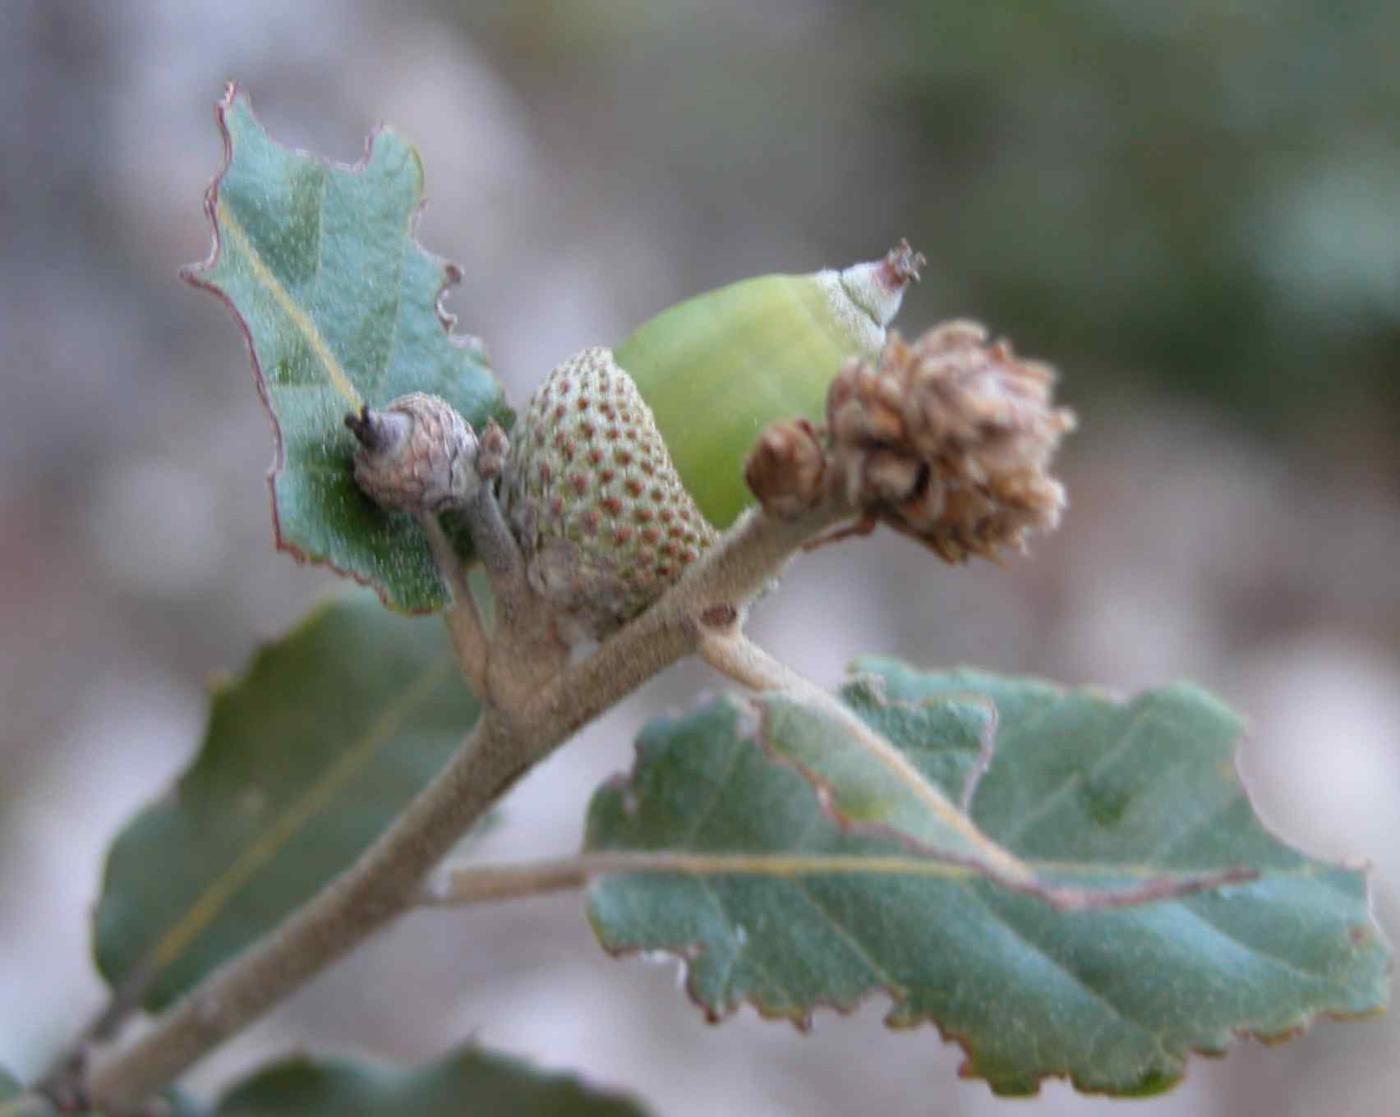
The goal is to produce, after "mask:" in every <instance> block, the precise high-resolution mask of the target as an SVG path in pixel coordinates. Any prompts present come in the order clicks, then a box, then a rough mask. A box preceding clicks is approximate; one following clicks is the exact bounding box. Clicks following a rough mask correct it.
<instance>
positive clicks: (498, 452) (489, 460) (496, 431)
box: [476, 419, 510, 481]
mask: <svg viewBox="0 0 1400 1117" xmlns="http://www.w3.org/2000/svg"><path fill="white" fill-rule="evenodd" d="M509 454H510V439H508V438H507V437H506V432H505V431H504V430H503V429H502V428H501V424H500V423H498V422H496V420H495V419H488V420H487V421H486V429H485V430H483V431H482V432H481V437H480V438H479V439H478V440H477V449H476V472H477V474H478V475H479V476H480V477H481V478H482V479H483V480H485V481H490V480H493V479H494V478H496V477H499V476H500V475H501V470H503V469H504V468H505V464H506V457H507V456H508V455H509Z"/></svg>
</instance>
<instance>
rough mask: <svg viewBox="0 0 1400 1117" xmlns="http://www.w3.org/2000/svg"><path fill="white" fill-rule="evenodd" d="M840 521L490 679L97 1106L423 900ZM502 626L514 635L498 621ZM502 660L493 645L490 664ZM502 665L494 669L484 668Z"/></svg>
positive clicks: (119, 1072) (731, 558)
mask: <svg viewBox="0 0 1400 1117" xmlns="http://www.w3.org/2000/svg"><path fill="white" fill-rule="evenodd" d="M492 506H494V501H492ZM844 513H845V510H844V509H843V508H838V507H821V508H817V509H813V510H812V511H810V512H808V513H806V514H805V515H803V516H801V517H798V518H795V519H791V520H778V519H774V518H770V517H767V516H764V515H762V514H760V513H758V512H754V511H750V512H748V513H746V514H745V515H744V516H743V517H741V518H740V520H739V521H738V523H736V524H735V525H734V527H732V528H731V529H730V530H729V531H728V532H727V533H726V534H725V535H724V536H723V537H722V538H721V539H720V540H719V541H718V542H717V543H716V544H715V545H714V546H713V547H712V548H711V549H710V550H709V551H708V552H707V553H706V554H705V555H704V556H703V557H702V558H701V559H700V561H699V562H697V563H696V564H695V566H694V567H693V568H692V569H691V570H690V571H688V572H687V574H686V575H685V577H683V578H682V579H681V580H680V581H679V582H678V583H677V584H676V585H675V586H673V587H672V588H671V589H670V590H669V591H667V593H666V594H664V595H663V596H662V597H661V599H660V600H658V601H657V602H656V603H655V604H654V605H653V606H652V607H651V608H650V609H648V610H647V611H646V612H645V613H643V614H642V615H641V616H640V617H638V618H637V619H636V620H635V621H633V622H632V623H631V624H629V625H628V626H626V627H625V628H623V629H622V630H621V631H620V632H618V633H617V634H616V635H614V636H612V637H611V638H610V639H608V640H607V641H605V642H604V643H603V644H602V645H601V646H600V647H599V648H598V650H597V651H596V652H595V653H594V654H593V655H592V656H590V657H589V658H587V659H585V660H583V661H582V662H581V663H578V664H575V665H573V666H570V667H567V668H565V669H563V670H560V671H557V672H555V673H554V674H553V676H552V677H551V678H550V679H549V680H548V681H547V682H546V683H544V684H543V685H540V686H535V687H531V688H528V689H526V688H512V689H511V690H510V691H509V692H507V693H502V692H501V691H499V690H498V689H497V688H496V687H495V685H494V684H495V682H496V679H498V678H500V677H502V676H501V675H491V676H490V684H491V685H489V686H488V694H489V696H490V697H489V698H488V701H487V704H486V706H485V710H484V713H483V715H482V717H481V720H480V721H479V722H478V723H477V725H476V727H475V729H474V730H473V731H472V732H471V734H469V736H468V738H467V740H466V741H465V743H464V745H463V746H462V747H461V748H460V749H459V750H458V752H457V753H456V755H455V756H454V757H453V759H452V760H451V761H449V763H448V765H447V767H446V768H445V769H444V770H443V771H442V772H441V773H440V774H439V775H438V776H437V777H436V778H435V779H434V780H433V782H432V783H431V784H429V786H428V787H427V788H425V789H424V790H423V791H422V792H421V793H420V794H419V795H418V797H417V798H416V799H414V801H413V802H412V803H411V804H410V805H409V806H408V808H407V809H406V810H405V811H404V813H403V814H401V815H400V816H399V818H398V819H397V820H396V821H395V822H394V823H393V825H392V826H390V828H389V829H388V830H387V831H385V832H384V834H382V835H381V836H380V838H379V839H378V840H377V841H376V842H375V843H374V845H373V846H371V847H370V848H369V849H368V850H367V851H366V852H365V853H364V854H363V855H362V856H361V857H360V859H359V860H358V861H357V862H356V863H355V864H354V865H353V866H351V867H350V868H349V869H347V870H346V871H345V872H344V873H343V874H341V875H340V876H339V877H337V878H336V879H335V880H333V881H332V882H331V883H330V884H328V885H327V886H325V887H324V888H323V889H322V890H321V891H320V892H318V893H317V894H316V895H315V896H313V897H311V899H309V900H308V901H307V902H306V903H305V904H304V905H303V906H302V907H301V908H300V909H299V910H298V911H297V912H295V913H293V914H292V915H291V916H290V917H288V918H287V919H286V920H285V921H284V922H283V923H282V924H281V925H280V926H279V927H277V928H276V929H275V930H273V931H272V932H270V933H269V934H267V935H265V936H264V937H263V938H262V939H260V940H259V941H258V942H256V943H255V944H253V945H252V946H251V947H249V948H248V949H247V950H246V951H245V952H243V953H242V954H240V955H238V956H236V957H234V958H232V959H230V960H229V961H227V962H225V963H224V964H223V965H222V966H220V967H219V968H218V969H216V970H215V971H214V972H213V973H211V974H210V975H208V976H207V977H206V978H205V979H204V980H203V981H202V982H201V983H200V984H199V985H198V986H196V987H195V988H194V989H193V990H192V991H191V992H190V993H188V994H187V995H186V996H185V997H184V998H183V999H181V1000H180V1001H179V1002H177V1003H176V1004H175V1005H173V1006H172V1007H171V1008H170V1009H168V1010H167V1011H166V1012H164V1013H162V1014H161V1015H160V1016H158V1017H157V1018H156V1019H155V1020H154V1022H153V1024H152V1027H151V1028H150V1030H149V1031H148V1032H147V1033H146V1034H145V1035H143V1036H142V1037H141V1038H139V1039H138V1040H136V1041H135V1042H134V1043H133V1044H131V1045H130V1046H129V1047H127V1048H125V1049H122V1050H118V1051H116V1052H114V1053H111V1054H108V1055H106V1056H105V1057H102V1058H99V1059H98V1060H96V1061H95V1063H94V1065H93V1067H92V1068H91V1070H90V1072H89V1076H88V1084H87V1085H88V1094H89V1096H90V1097H91V1099H92V1101H93V1103H94V1104H95V1105H97V1106H100V1107H101V1108H103V1109H104V1110H105V1111H107V1112H111V1113H115V1114H124V1113H130V1112H132V1110H133V1109H134V1108H135V1107H137V1106H138V1105H139V1104H140V1103H141V1101H142V1099H144V1098H146V1097H148V1096H149V1095H150V1094H152V1093H154V1092H155V1091H157V1090H159V1089H160V1088H161V1087H162V1086H164V1085H166V1084H167V1083H169V1082H171V1081H173V1080H174V1079H175V1078H177V1077H178V1076H179V1075H180V1074H181V1073H182V1072H183V1071H184V1070H185V1069H186V1068H187V1067H189V1066H190V1065H191V1064H193V1063H194V1062H196V1061H197V1060H198V1059H200V1058H201V1057H202V1056H203V1055H204V1054H205V1053H207V1052H208V1051H209V1050H210V1049H211V1048H213V1047H214V1046H216V1045H217V1044H218V1043H220V1042H221V1041H222V1040H224V1039H226V1038H228V1037H229V1036H230V1035H232V1034H233V1033H235V1032H236V1031H238V1030H239V1029H240V1028H242V1027H244V1026H245V1025H247V1024H248V1023H250V1022H251V1021H252V1020H254V1019H256V1018H257V1017H259V1016H261V1015H262V1014H263V1013H264V1012H266V1011H267V1010H268V1009H270V1008H271V1007H272V1006H273V1005H275V1004H277V1003H278V1002H279V1001H281V1000H282V999H283V998H285V997H286V996H288V995H289V994H290V993H292V992H293V991H294V990H296V989H297V988H299V987H300V986H301V985H302V984H303V983H304V982H305V981H307V980H308V979H309V978H310V977H312V976H313V975H314V974H316V973H318V972H319V971H321V970H322V969H324V968H325V967H326V966H327V965H329V964H330V963H331V962H333V961H335V960H336V959H338V958H340V957H342V956H343V955H345V954H346V953H348V952H349V951H350V950H351V949H353V948H354V947H355V946H357V945H358V944H359V943H360V942H362V941H363V940H364V939H365V938H367V937H368V936H369V935H371V934H372V933H374V932H375V931H377V930H379V929H380V928H382V927H383V926H384V925H385V924H387V923H389V922H390V921H391V920H393V919H394V918H395V917H397V916H398V915H400V914H402V913H403V912H404V911H406V910H408V909H410V908H412V907H413V906H415V905H416V904H417V902H418V900H419V898H420V895H421V891H422V882H423V880H424V879H425V878H426V876H427V874H428V873H429V871H430V870H431V869H432V868H433V866H434V865H436V864H437V862H438V861H439V860H441V858H442V857H443V856H444V855H445V854H446V853H447V851H448V850H449V849H450V848H451V847H452V846H453V845H454V844H455V843H456V842H457V840H458V839H459V838H460V837H461V835H462V834H463V833H465V831H466V830H467V829H468V828H469V827H470V826H471V825H472V824H473V823H474V822H476V821H477V820H478V819H479V818H480V817H481V816H482V815H483V814H484V813H485V812H486V811H487V810H488V809H489V808H490V807H491V806H492V805H493V804H494V803H495V802H496V801H497V800H498V799H500V798H501V796H502V795H504V794H505V793H506V791H507V790H509V788H510V787H511V786H512V785H513V784H514V783H515V781H516V780H517V779H519V777H520V776H521V775H523V774H524V773H525V772H526V771H528V770H529V769H530V768H531V767H532V766H533V765H534V764H536V763H538V762H539V761H540V760H542V759H543V758H544V757H545V756H547V755H548V754H549V753H550V752H552V751H553V750H554V749H555V748H556V747H557V746H558V745H559V744H560V743H562V742H563V741H564V740H566V739H567V738H568V737H570V736H571V735H572V734H573V733H574V731H575V730H577V729H578V728H579V727H580V726H582V725H584V724H585V723H587V722H588V721H590V720H592V718H594V717H595V716H597V714H599V713H601V712H602V711H603V710H605V709H607V708H608V707H610V706H612V705H613V704H614V703H616V702H617V701H619V700H620V699H621V698H623V697H625V696H626V695H627V694H629V693H630V692H631V691H633V690H635V689H636V688H637V687H638V686H640V685H641V684H642V683H644V682H645V681H646V680H647V679H649V678H650V677H651V676H652V675H654V674H656V673H657V672H658V671H660V670H662V669H663V668H665V667H667V666H669V665H670V664H672V663H674V662H675V661H677V660H678V659H680V658H682V657H683V656H685V655H686V654H689V653H690V652H692V651H694V650H695V649H696V648H697V647H698V646H699V644H700V642H701V639H702V635H703V633H705V632H706V631H713V630H715V628H716V627H719V628H723V627H724V626H725V625H727V624H730V623H731V622H732V621H733V620H734V619H735V618H737V617H738V616H740V615H741V614H742V611H743V610H744V608H745V607H746V605H747V603H748V602H749V601H750V600H751V599H752V598H753V597H754V596H755V595H756V594H757V593H758V592H760V591H761V590H762V589H763V588H764V587H765V586H766V585H767V584H768V582H769V581H770V580H771V579H772V578H773V577H774V576H776V575H777V573H778V572H779V571H780V570H781V568H782V567H783V565H784V564H785V563H786V562H787V561H788V559H789V558H790V557H791V556H792V555H793V554H794V553H795V552H797V551H798V550H799V549H800V548H801V546H802V544H803V543H804V542H805V541H806V540H807V539H808V538H810V537H811V536H812V535H814V534H816V533H818V532H820V531H822V530H825V529H826V528H827V527H829V526H831V524H832V523H834V522H836V520H837V519H839V518H840V517H841V516H842V515H843V514H844ZM488 514H489V513H488ZM507 562H509V556H507ZM488 572H489V571H488ZM517 573H518V568H511V567H510V566H509V565H503V566H501V567H499V568H498V570H497V575H498V577H499V578H500V580H501V581H502V582H503V584H505V585H509V584H511V583H510V581H509V580H510V579H514V578H515V577H516V576H517ZM522 576H523V575H522ZM498 631H500V632H502V633H505V632H509V631H510V628H509V626H507V625H504V624H501V625H500V626H498ZM498 658H500V657H499V653H498V652H497V651H496V649H494V648H493V649H492V655H491V656H490V659H491V660H492V661H494V660H497V659H498ZM505 666H507V667H514V666H515V664H512V663H510V662H507V663H506V665H505ZM496 667H497V664H496V663H495V662H491V663H489V664H488V671H494V670H495V669H496Z"/></svg>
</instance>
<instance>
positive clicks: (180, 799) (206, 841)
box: [95, 591, 479, 1010]
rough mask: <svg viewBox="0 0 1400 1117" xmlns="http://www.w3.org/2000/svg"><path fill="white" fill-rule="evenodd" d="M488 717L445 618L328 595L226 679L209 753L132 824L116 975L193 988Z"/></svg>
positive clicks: (102, 910) (122, 838) (333, 865)
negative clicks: (482, 715)
mask: <svg viewBox="0 0 1400 1117" xmlns="http://www.w3.org/2000/svg"><path fill="white" fill-rule="evenodd" d="M478 713H479V706H478V703H477V701H476V699H475V698H474V697H473V696H472V694H471V692H470V691H469V690H468V689H467V688H466V686H465V685H464V684H463V683H462V681H461V676H460V674H459V672H458V669H457V665H456V661H455V659H454V658H453V655H452V651H451V648H450V645H449V643H448V640H447V636H446V633H445V632H444V631H443V628H442V626H441V625H440V624H435V623H431V622H430V621H427V620H423V619H414V618H410V617H403V616H398V615H396V614H394V613H391V612H389V611H388V610H385V609H383V608H381V607H380V605H379V603H378V602H377V601H375V599H374V598H373V597H372V596H371V595H369V594H367V593H363V592H361V591H356V592H354V593H352V594H350V595H345V596H341V597H337V598H334V599H332V600H331V601H329V602H327V603H325V604H323V605H321V606H319V607H318V608H317V609H315V610H314V611H313V612H312V613H311V615H310V616H309V617H308V618H307V619H305V620H304V621H303V622H302V623H301V624H300V625H299V626H298V627H297V628H295V629H294V630H293V631H292V632H290V633H289V634H288V635H286V636H285V637H283V638H282V639H281V640H278V641H276V642H275V643H272V644H269V645H267V646H265V647H264V648H263V649H262V650H261V651H259V652H258V654H257V655H256V656H255V657H254V659H253V661H252V663H251V665H250V666H249V667H248V669H247V671H246V673H245V674H244V675H242V676H241V677H240V678H238V679H236V680H234V681H233V682H231V683H227V684H224V685H222V686H220V687H218V688H217V689H216V690H215V692H214V695H213V697H212V701H211V705H210V712H209V721H208V725H207V728H206V730H205V735H204V741H203V744H202V746H201V748H200V750H199V754H198V756H197V757H196V758H195V760H194V762H193V763H192V764H191V765H190V767H189V768H188V769H187V770H186V771H185V773H184V774H183V775H182V776H181V777H180V780H179V782H178V783H177V784H176V785H175V787H174V788H173V789H172V790H171V791H170V792H169V793H167V794H166V795H165V796H163V797H162V798H161V799H159V800H158V801H156V802H155V803H153V804H151V805H150V806H149V807H147V808H145V809H144V810H143V811H141V812H140V813H139V814H138V815H137V816H136V817H135V819H133V820H132V821H131V822H130V823H129V824H128V825H127V826H126V828H125V829H124V830H123V831H122V832H121V834H120V835H119V836H118V837H117V840H116V842H115V843H114V844H113V846H112V849H111V852H110V854H109V856H108V860H107V868H106V874H105V878H104V881H103V889H102V897H101V901H100V903H99V905H98V908H97V914H96V927H95V952H96V956H97V964H98V967H99V969H100V970H101V971H102V974H103V976H104V977H106V979H107V980H108V982H110V983H111V985H112V986H113V988H114V989H115V990H117V991H118V995H119V996H124V997H128V998H129V997H132V996H133V995H137V994H139V995H140V996H141V1001H142V1003H143V1004H144V1005H145V1007H147V1008H148V1009H152V1010H154V1009H158V1008H160V1007H162V1006H163V1005H165V1004H167V1003H169V1002H170V1001H171V1000H172V999H174V998H175V997H176V996H178V995H179V994H180V993H182V992H184V991H185V990H187V989H189V988H190V986H191V985H193V984H194V983H195V982H196V981H198V980H199V979H200V978H201V977H202V976H204V975H205V974H206V973H208V972H209V970H211V969H212V968H213V967H214V966H216V965H218V964H219V963H220V962H222V961H223V960H224V959H226V958H228V957H230V956H231V955H233V954H234V953H236V952H238V951H239V950H241V949H242V948H243V947H244V946H246V945H248V944H249V943H250V942H252V941H253V940H254V939H256V938H257V937H258V936H259V935H261V934H262V933H264V932H265V931H267V930H269V929H271V928H272V927H274V926H275V925H276V924H277V923H278V922H279V921H280V920H281V919H282V918H283V917H284V916H285V915H287V914H288V913H289V912H291V911H292V910H293V909H294V908H296V907H297V906H298V905H299V904H300V903H301V902H302V901H303V900H305V899H306V898H307V897H308V896H309V895H310V894H311V893H312V892H314V891H315V890H316V889H318V888H319V887H320V886H321V885H323V884H325V883H326V882H328V881H329V880H331V879H332V878H333V877H334V876H336V875H338V874H339V873H340V872H341V871H342V870H344V869H345V868H347V867H348V866H349V865H350V864H351V863H352V862H353V861H354V860H355V858H356V857H357V856H358V855H359V854H360V853H361V852H362V851H363V850H364V849H366V848H367V847H368V846H369V844H370V843H371V842H372V841H373V840H374V839H375V838H376V837H378V835H379V834H380V833H381V832H382V831H383V830H384V829H385V828H386V827H387V826H388V824H389V823H390V822H391V821H392V820H393V819H394V818H395V817H396V816H397V815H398V813H399V812H400V811H401V810H402V809H403V808H404V806H405V805H406V804H407V803H408V801H409V800H410V799H411V798H412V797H413V796H414V795H416V794H417V793H418V791H420V790H421V789H422V788H423V787H424V786H425V785H426V784H427V783H428V782H429V781H430V780H431V779H432V777H433V776H434V775H436V774H437V772H438V771H439V770H440V769H441V768H442V766H443V765H444V764H445V763H446V761H447V760H448V758H449V756H450V755H451V754H452V752H453V750H454V749H455V748H456V746H457V745H458V744H459V743H460V742H461V740H462V737H463V734H464V733H465V732H466V731H467V730H468V729H469V728H470V727H471V725H472V724H473V722H474V721H475V720H476V717H477V715H478Z"/></svg>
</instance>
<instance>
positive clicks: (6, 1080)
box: [0, 1067, 58, 1117]
mask: <svg viewBox="0 0 1400 1117" xmlns="http://www.w3.org/2000/svg"><path fill="white" fill-rule="evenodd" d="M57 1112H58V1111H57V1110H56V1109H54V1107H53V1106H52V1105H50V1104H49V1103H48V1102H47V1101H45V1100H44V1099H43V1098H41V1097H39V1096H38V1095H37V1094H26V1093H25V1092H24V1086H23V1085H22V1084H21V1083H20V1081H19V1079H18V1078H16V1077H15V1076H14V1075H12V1074H11V1073H10V1072H9V1071H7V1070H6V1069H5V1068H4V1067H0V1117H49V1115H50V1114H54V1113H57Z"/></svg>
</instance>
